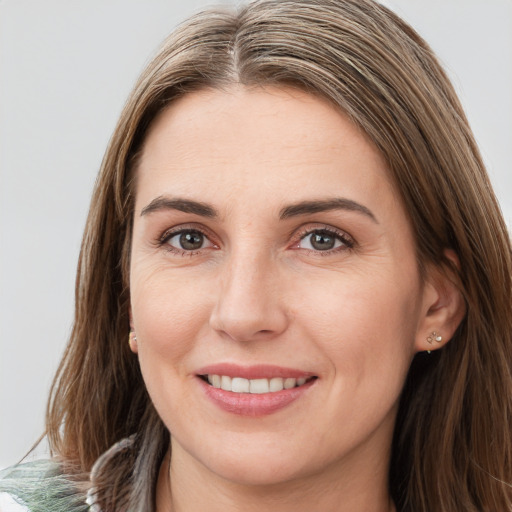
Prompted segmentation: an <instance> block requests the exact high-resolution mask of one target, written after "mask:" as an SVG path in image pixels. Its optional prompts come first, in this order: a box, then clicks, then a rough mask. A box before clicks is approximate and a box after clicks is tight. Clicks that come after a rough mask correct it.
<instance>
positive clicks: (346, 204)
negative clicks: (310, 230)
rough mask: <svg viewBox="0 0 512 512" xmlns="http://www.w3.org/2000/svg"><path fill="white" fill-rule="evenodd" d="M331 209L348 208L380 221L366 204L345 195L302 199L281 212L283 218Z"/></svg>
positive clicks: (374, 220) (280, 216)
mask: <svg viewBox="0 0 512 512" xmlns="http://www.w3.org/2000/svg"><path fill="white" fill-rule="evenodd" d="M330 210H347V211H351V212H358V213H362V214H363V215H366V216H367V217H369V218H370V219H371V220H372V221H373V222H375V223H376V224H378V223H379V221H378V220H377V218H376V217H375V215H374V214H373V213H372V211H371V210H369V209H368V208H367V207H366V206H363V205H362V204H360V203H357V202H356V201H352V200H351V199H346V198H343V197H334V198H331V199H323V200H319V201H302V202H300V203H296V204H292V205H289V206H286V207H285V208H283V209H282V210H281V211H280V212H279V218H280V219H281V220H284V219H289V218H291V217H297V216H299V215H308V214H311V213H320V212H326V211H330Z"/></svg>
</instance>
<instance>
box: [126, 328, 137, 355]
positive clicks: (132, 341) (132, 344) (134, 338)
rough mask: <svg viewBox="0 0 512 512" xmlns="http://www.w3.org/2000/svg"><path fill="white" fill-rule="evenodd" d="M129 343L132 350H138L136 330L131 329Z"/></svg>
mask: <svg viewBox="0 0 512 512" xmlns="http://www.w3.org/2000/svg"><path fill="white" fill-rule="evenodd" d="M128 345H130V350H131V351H132V352H137V336H136V334H135V332H134V331H130V334H129V335H128Z"/></svg>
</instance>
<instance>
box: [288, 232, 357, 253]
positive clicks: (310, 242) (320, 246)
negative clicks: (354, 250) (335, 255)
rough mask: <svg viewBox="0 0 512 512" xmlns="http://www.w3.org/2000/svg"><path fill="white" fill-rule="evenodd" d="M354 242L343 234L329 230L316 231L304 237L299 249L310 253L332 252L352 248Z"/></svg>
mask: <svg viewBox="0 0 512 512" xmlns="http://www.w3.org/2000/svg"><path fill="white" fill-rule="evenodd" d="M352 245H353V244H352V242H351V241H350V240H348V239H346V238H344V237H343V236H342V235H341V234H338V233H334V232H331V231H327V230H315V231H312V232H310V233H307V234H306V235H304V236H303V237H302V238H301V240H300V242H299V245H298V247H299V248H300V249H308V250H310V251H324V252H325V251H331V250H336V249H343V248H349V247H352Z"/></svg>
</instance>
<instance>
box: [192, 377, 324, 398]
mask: <svg viewBox="0 0 512 512" xmlns="http://www.w3.org/2000/svg"><path fill="white" fill-rule="evenodd" d="M201 377H202V378H203V380H206V381H207V382H208V383H209V384H210V385H211V386H213V387H214V388H216V389H222V390H224V391H231V392H232V393H249V394H255V395H262V394H265V393H277V392H279V391H283V390H285V389H292V388H296V387H300V386H303V385H304V384H306V383H307V382H309V381H311V380H312V379H314V378H315V377H299V378H293V377H287V378H283V377H274V378H271V379H264V378H262V379H245V378H243V377H230V376H228V375H216V374H208V375H202V376H201Z"/></svg>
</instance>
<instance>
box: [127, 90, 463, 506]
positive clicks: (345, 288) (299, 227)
mask: <svg viewBox="0 0 512 512" xmlns="http://www.w3.org/2000/svg"><path fill="white" fill-rule="evenodd" d="M162 197H166V198H177V197H179V198H184V199H186V200H193V201H198V202H201V203H207V204H208V205H209V206H210V207H211V208H213V209H215V210H216V211H217V213H218V215H217V216H216V217H215V218H213V217H207V216H204V215H200V214H198V213H190V212H189V213H187V212H183V211H178V210H176V209H174V208H169V207H165V205H163V203H162V201H161V200H160V202H158V201H156V202H155V200H157V199H158V198H162ZM332 198H343V199H344V200H349V201H352V202H356V203H357V204H358V205H361V206H362V207H363V209H354V208H351V209H347V208H337V209H330V210H326V211H319V212H316V213H312V212H309V213H303V214H301V215H293V216H290V217H288V218H284V219H283V218H280V212H282V211H283V209H284V208H286V207H287V206H289V205H290V204H295V203H298V202H303V201H318V200H327V199H332ZM150 204H153V206H152V207H151V208H149V210H151V211H149V210H148V205H150ZM350 204H351V205H352V206H353V203H350ZM167 206H169V205H167ZM345 206H346V205H345ZM364 209H366V210H367V211H366V210H364ZM369 212H370V213H369ZM173 229H174V231H172V230H173ZM183 229H188V230H189V231H190V230H195V231H202V232H203V233H204V234H205V236H204V238H203V239H202V240H203V242H202V246H201V247H200V248H199V249H198V250H194V251H190V250H187V249H186V248H185V249H183V247H182V246H180V237H179V236H177V235H171V236H167V238H166V237H165V234H166V233H167V235H169V230H171V231H172V232H173V233H176V231H180V230H183ZM325 229H327V230H330V231H331V232H333V233H334V234H332V236H333V237H334V240H336V243H335V246H334V248H332V249H328V250H325V249H324V246H322V249H321V250H319V249H318V245H316V246H313V245H312V235H311V232H313V231H314V230H317V232H318V230H325ZM323 233H324V235H325V232H323ZM200 240H201V239H200ZM132 243H133V245H132V257H131V275H130V287H131V319H132V320H131V321H132V327H133V329H134V330H135V332H136V334H137V342H136V343H134V344H133V345H132V349H133V350H134V351H135V352H137V353H138V356H139V361H140V365H141V369H142V372H143V375H144V379H145V383H146V385H147V388H148V391H149V394H150V396H151V398H152V400H153V402H154V404H155V406H156V408H157V410H158V412H159V414H160V416H161V418H162V420H163V421H164V423H165V424H166V426H167V427H168V428H169V430H170V432H171V436H172V437H171V439H172V441H171V451H172V457H171V462H170V464H167V463H166V462H165V463H164V464H163V466H162V470H161V472H160V478H159V482H158V488H157V509H158V511H159V512H162V511H169V510H173V511H174V512H182V511H188V512H190V511H194V510H209V511H217V510H219V511H220V510H222V511H223V512H226V511H228V512H229V511H231V510H233V511H234V510H237V511H238V510H246V511H256V510H258V511H261V510H272V511H277V512H288V511H294V512H297V511H299V512H300V511H308V512H310V511H312V510H322V511H324V512H329V511H336V512H343V511H350V512H354V511H361V512H362V511H372V512H378V511H383V512H384V511H389V510H393V508H392V504H391V501H390V498H389V495H388V491H387V472H388V464H389V457H390V445H391V438H392V433H393V427H394V422H395V416H396V412H397V403H398V399H399V395H400V391H401V389H402V386H403V383H404V380H405V377H406V374H407V371H408V368H409V366H410V363H411V360H412V358H413V356H414V354H415V353H416V352H418V351H421V350H428V349H432V348H433V349H436V348H439V347H440V346H442V344H443V343H445V342H446V341H447V340H448V339H449V338H450V337H451V335H452V334H453V332H454V330H455V328H456V326H457V323H458V319H459V318H460V316H461V306H460V298H459V296H458V293H457V292H456V290H455V288H454V287H453V285H451V284H450V282H449V281H448V280H447V279H443V278H441V277H440V274H439V273H436V272H433V271H432V272H428V275H427V278H426V280H422V279H421V278H420V275H419V272H418V264H417V260H416V257H415V245H414V239H413V235H412V230H411V226H410V223H409V220H408V217H407V215H406V212H405V211H404V209H403V206H402V204H401V202H400V200H399V199H398V194H397V192H396V190H395V187H394V186H393V184H392V182H391V180H390V178H389V175H388V171H387V169H386V165H385V162H384V161H383V159H382V157H381V155H380V154H379V152H378V151H377V149H376V148H375V147H374V146H373V145H372V143H371V142H370V141H369V140H368V139H367V138H366V137H365V136H364V134H363V133H361V131H360V130H358V129H357V127H355V126H354V125H353V124H352V123H351V122H350V121H349V120H348V119H347V118H346V117H345V116H344V115H343V114H341V113H340V112H338V111H337V110H335V109H334V108H333V107H332V106H330V105H329V104H327V103H326V102H324V101H322V100H321V99H318V98H315V97H313V96H310V95H307V94H305V93H302V92H299V91H295V90H292V89H277V88H267V89H261V88H259V89H248V88H245V87H242V86H234V87H233V88H231V89H230V90H227V91H226V90H224V91H218V90H205V91H200V92H195V93H193V94H190V95H187V96H185V97H184V98H182V99H180V100H178V101H177V102H175V103H173V104H172V105H171V106H170V107H168V108H167V109H166V110H165V111H163V112H162V113H161V114H160V115H159V116H158V117H157V119H156V120H155V122H154V123H153V125H152V127H151V129H150V132H149V134H148V136H147V139H146V141H145V144H144V148H143V155H142V158H141V161H140V166H139V168H138V170H137V183H136V208H135V214H134V227H133V242H132ZM433 330H435V331H437V332H441V333H442V334H443V341H442V342H441V343H438V344H436V345H435V346H434V347H432V346H430V345H428V344H427V342H426V337H427V336H428V334H429V333H430V332H431V331H433ZM221 362H222V363H225V362H229V363H237V364H239V365H242V366H244V365H245V366H246V365H254V364H274V365H279V366H284V367H288V368H295V369H299V370H302V371H307V372H311V373H313V374H314V375H315V376H317V379H316V380H315V381H314V384H313V385H312V386H311V387H310V388H309V389H308V390H307V392H305V393H303V394H302V395H301V396H300V398H299V399H298V400H296V401H295V402H293V403H292V404H290V405H288V406H287V407H285V408H283V409H281V410H279V411H276V412H274V413H272V414H268V415H264V416H262V417H250V416H249V417H248V416H240V415H236V414H233V413H229V412H226V411H224V410H221V409H220V408H219V407H218V406H217V405H216V404H214V403H212V402H211V401H210V400H208V399H207V398H206V396H205V394H204V393H203V389H202V387H201V383H200V381H199V379H198V377H197V370H198V369H199V368H201V367H204V366H205V365H208V364H212V363H221ZM169 475H170V479H169Z"/></svg>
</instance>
